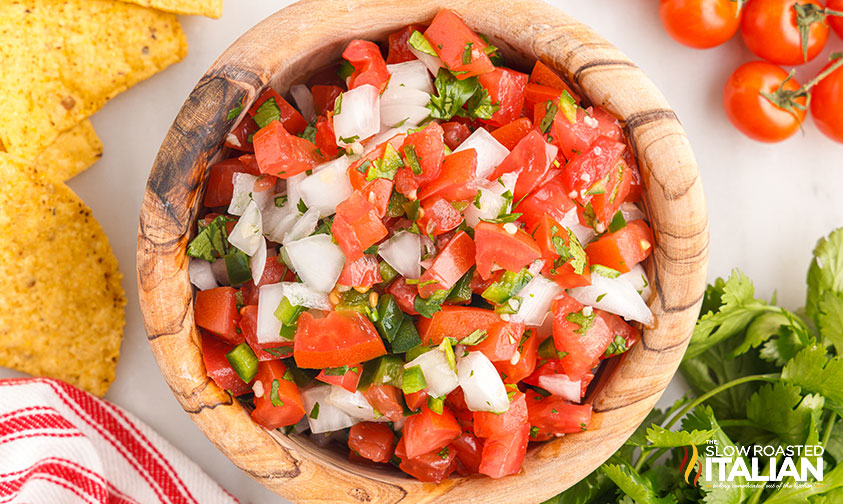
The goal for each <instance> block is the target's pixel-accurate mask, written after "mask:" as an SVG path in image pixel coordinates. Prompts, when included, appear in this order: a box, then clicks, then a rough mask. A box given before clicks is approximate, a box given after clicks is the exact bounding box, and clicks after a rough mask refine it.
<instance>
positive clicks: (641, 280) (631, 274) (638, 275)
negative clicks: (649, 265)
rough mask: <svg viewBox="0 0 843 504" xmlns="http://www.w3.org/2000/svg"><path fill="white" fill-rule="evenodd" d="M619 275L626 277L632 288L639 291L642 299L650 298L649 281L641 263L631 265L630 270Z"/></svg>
mask: <svg viewBox="0 0 843 504" xmlns="http://www.w3.org/2000/svg"><path fill="white" fill-rule="evenodd" d="M621 277H622V278H626V280H627V281H628V282H629V283H630V284H632V288H633V289H635V290H637V291H638V292H640V293H641V298H642V299H644V301H647V300H648V299H650V292H651V291H652V289H651V288H650V281H649V280H647V271H646V270H645V269H644V266H643V265H642V264H641V263H638V264H636V265H635V266H633V267H632V269H631V270H629V271H627V272H626V273H624V274H623V275H621Z"/></svg>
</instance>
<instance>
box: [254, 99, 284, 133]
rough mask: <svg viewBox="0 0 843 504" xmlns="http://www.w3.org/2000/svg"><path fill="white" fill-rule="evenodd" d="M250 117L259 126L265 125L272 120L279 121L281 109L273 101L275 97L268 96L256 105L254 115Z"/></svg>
mask: <svg viewBox="0 0 843 504" xmlns="http://www.w3.org/2000/svg"><path fill="white" fill-rule="evenodd" d="M252 119H254V120H255V123H257V125H258V127H259V128H263V127H265V126H266V125H267V124H269V123H271V122H272V121H280V120H281V109H279V108H278V104H277V103H275V97H274V96H273V97H270V98H269V99H268V100H266V101H265V102H263V103H261V106H260V107H258V110H257V112H255V116H254V117H253V118H252Z"/></svg>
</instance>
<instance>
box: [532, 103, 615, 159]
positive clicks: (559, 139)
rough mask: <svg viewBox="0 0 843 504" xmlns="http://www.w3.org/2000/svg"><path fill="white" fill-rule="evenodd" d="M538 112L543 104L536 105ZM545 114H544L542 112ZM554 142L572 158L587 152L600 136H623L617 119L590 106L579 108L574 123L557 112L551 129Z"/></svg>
mask: <svg viewBox="0 0 843 504" xmlns="http://www.w3.org/2000/svg"><path fill="white" fill-rule="evenodd" d="M536 110H537V113H538V111H539V110H541V111H542V112H543V111H544V108H543V106H542V105H539V106H538V107H536ZM542 115H543V114H542ZM550 135H551V137H552V138H553V144H554V145H556V146H558V147H559V151H560V154H561V155H563V156H564V157H565V158H566V159H568V160H571V159H573V158H574V157H575V156H576V155H577V154H582V153H583V152H586V151H587V150H588V149H589V148H590V147H591V146H592V145H593V144H594V142H595V140H597V138H598V137H600V136H605V137H607V138H610V139H612V140H614V141H616V142H620V141H621V139H622V137H623V132H622V131H621V128H620V125H619V124H618V121H617V119H615V118H614V117H613V116H612V115H611V114H609V113H608V112H606V111H605V110H603V109H601V108H599V107H597V108H593V109H592V108H589V109H588V110H584V109H582V108H578V109H577V119H576V121H574V122H573V123H572V122H571V121H570V120H569V119H568V118H567V117H565V115H564V114H562V113H557V114H556V117H555V118H554V119H553V126H552V127H551V130H550Z"/></svg>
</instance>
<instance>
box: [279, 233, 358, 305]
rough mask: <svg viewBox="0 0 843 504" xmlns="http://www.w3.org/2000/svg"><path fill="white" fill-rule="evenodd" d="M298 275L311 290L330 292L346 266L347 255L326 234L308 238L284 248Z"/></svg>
mask: <svg viewBox="0 0 843 504" xmlns="http://www.w3.org/2000/svg"><path fill="white" fill-rule="evenodd" d="M284 249H285V250H286V252H287V256H288V257H289V258H290V261H291V262H292V263H293V267H294V268H295V270H296V273H298V275H299V276H300V277H301V279H302V281H303V282H304V283H306V284H307V285H308V286H309V287H310V288H312V289H314V290H316V291H319V292H329V291H330V290H331V289H333V288H334V285H335V284H336V283H337V279H338V278H339V277H340V273H342V268H343V265H344V264H345V254H343V253H342V250H341V249H340V248H339V247H338V246H337V245H335V244H334V243H332V242H331V237H330V236H328V235H326V234H318V235H314V236H308V237H307V238H302V239H301V240H296V241H294V242H290V243H288V244H286V245H285V246H284Z"/></svg>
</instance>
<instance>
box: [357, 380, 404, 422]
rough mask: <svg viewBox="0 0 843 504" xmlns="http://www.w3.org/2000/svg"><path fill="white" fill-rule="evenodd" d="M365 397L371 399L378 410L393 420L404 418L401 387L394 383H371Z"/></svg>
mask: <svg viewBox="0 0 843 504" xmlns="http://www.w3.org/2000/svg"><path fill="white" fill-rule="evenodd" d="M362 393H363V397H365V398H366V400H367V401H369V404H371V405H372V408H374V409H375V410H376V411H378V412H379V413H380V414H381V415H383V416H385V417H386V418H388V419H390V420H392V421H393V422H398V421H400V420H402V419H403V418H404V408H402V407H401V389H399V388H397V387H393V386H392V385H369V388H367V389H366V390H364V391H363V392H362Z"/></svg>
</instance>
